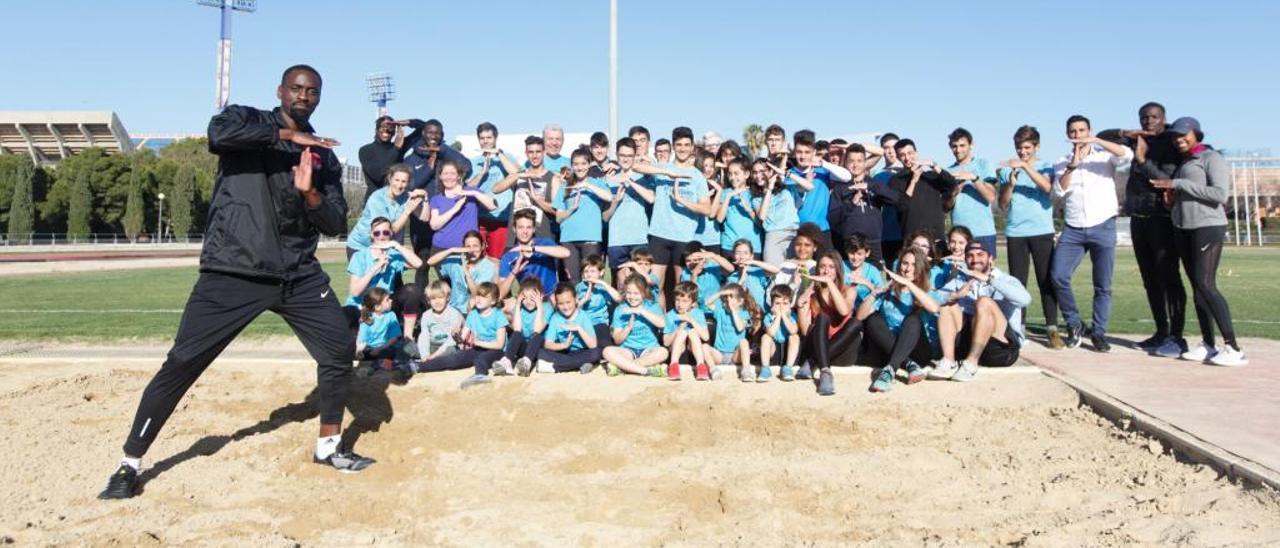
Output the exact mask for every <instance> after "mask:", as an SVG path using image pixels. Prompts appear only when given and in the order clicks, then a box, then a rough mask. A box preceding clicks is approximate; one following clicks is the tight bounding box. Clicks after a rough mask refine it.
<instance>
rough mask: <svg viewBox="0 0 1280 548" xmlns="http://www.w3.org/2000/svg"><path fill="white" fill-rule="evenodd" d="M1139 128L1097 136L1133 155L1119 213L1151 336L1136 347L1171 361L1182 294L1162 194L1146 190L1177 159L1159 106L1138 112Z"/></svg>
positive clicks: (1183, 347)
mask: <svg viewBox="0 0 1280 548" xmlns="http://www.w3.org/2000/svg"><path fill="white" fill-rule="evenodd" d="M1138 122H1139V123H1140V124H1141V125H1142V129H1141V130H1137V131H1122V130H1107V131H1103V132H1102V133H1099V134H1098V137H1099V138H1102V139H1107V140H1110V141H1115V142H1120V143H1122V144H1124V145H1125V146H1127V147H1129V148H1131V149H1133V150H1134V151H1135V153H1134V157H1133V165H1132V167H1131V169H1130V171H1129V180H1128V181H1127V182H1126V184H1125V189H1124V212H1125V214H1126V215H1128V216H1129V232H1130V234H1131V235H1132V237H1133V255H1134V258H1135V259H1136V260H1137V261H1138V273H1139V274H1141V275H1142V287H1143V289H1145V290H1146V293H1147V304H1148V306H1150V307H1151V317H1152V319H1153V320H1154V321H1155V324H1156V332H1155V334H1153V335H1152V336H1151V337H1149V338H1147V339H1146V340H1144V341H1142V342H1140V343H1138V346H1139V347H1141V348H1142V349H1144V350H1146V351H1148V352H1152V353H1155V354H1158V355H1161V356H1165V357H1173V358H1176V357H1178V356H1180V355H1181V354H1182V353H1183V352H1186V351H1187V341H1186V339H1184V338H1183V336H1182V335H1183V327H1184V325H1185V324H1186V315H1187V314H1186V312H1187V291H1186V289H1184V288H1183V287H1182V276H1181V274H1179V272H1178V254H1177V252H1176V251H1175V248H1174V243H1173V221H1172V220H1171V219H1170V217H1169V210H1168V209H1167V208H1166V207H1165V206H1164V201H1163V196H1162V193H1163V191H1162V190H1160V189H1157V188H1155V187H1153V186H1151V180H1152V179H1169V178H1172V177H1173V173H1174V172H1175V171H1177V169H1178V164H1179V163H1181V162H1182V157H1181V155H1180V154H1178V150H1177V147H1175V146H1174V144H1173V134H1171V133H1168V132H1166V131H1165V129H1166V125H1165V111H1164V106H1162V105H1161V104H1160V103H1154V102H1152V103H1147V104H1145V105H1142V108H1140V109H1138Z"/></svg>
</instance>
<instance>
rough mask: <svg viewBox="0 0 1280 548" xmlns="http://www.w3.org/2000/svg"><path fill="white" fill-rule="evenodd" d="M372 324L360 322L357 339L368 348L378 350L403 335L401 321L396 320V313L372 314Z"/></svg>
mask: <svg viewBox="0 0 1280 548" xmlns="http://www.w3.org/2000/svg"><path fill="white" fill-rule="evenodd" d="M370 322H371V323H364V322H360V329H359V332H358V333H357V334H356V338H357V339H359V340H360V342H362V343H364V345H365V346H366V347H369V348H377V347H379V346H382V345H384V344H387V343H388V342H390V341H391V339H394V338H396V337H399V336H400V334H401V330H400V320H397V319H396V315H395V313H394V312H386V313H383V314H379V313H377V312H375V313H373V314H372V317H371V318H370Z"/></svg>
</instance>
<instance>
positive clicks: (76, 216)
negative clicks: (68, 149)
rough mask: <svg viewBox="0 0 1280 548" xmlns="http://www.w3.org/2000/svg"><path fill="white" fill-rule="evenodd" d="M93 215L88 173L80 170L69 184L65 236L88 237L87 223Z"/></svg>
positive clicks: (89, 230) (91, 192) (74, 237)
mask: <svg viewBox="0 0 1280 548" xmlns="http://www.w3.org/2000/svg"><path fill="white" fill-rule="evenodd" d="M92 215H93V190H92V189H91V188H90V187H89V173H87V172H84V171H81V172H80V173H78V174H76V176H75V181H74V182H73V183H72V185H71V196H70V197H69V198H68V206H67V237H68V238H73V239H80V238H88V237H89V233H90V232H91V229H90V227H89V223H90V222H91V220H92Z"/></svg>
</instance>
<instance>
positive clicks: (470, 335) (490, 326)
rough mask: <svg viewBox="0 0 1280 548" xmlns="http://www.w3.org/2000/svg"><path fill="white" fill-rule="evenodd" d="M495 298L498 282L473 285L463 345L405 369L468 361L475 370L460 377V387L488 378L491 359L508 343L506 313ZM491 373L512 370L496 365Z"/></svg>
mask: <svg viewBox="0 0 1280 548" xmlns="http://www.w3.org/2000/svg"><path fill="white" fill-rule="evenodd" d="M497 299H498V286H497V285H496V284H494V283H493V282H484V283H482V284H480V285H478V286H476V292H475V294H474V295H472V296H471V304H472V308H471V312H468V313H467V319H466V321H465V322H463V324H462V333H461V334H460V337H461V339H462V346H463V347H464V348H465V349H464V350H462V351H461V352H457V353H454V354H448V355H445V356H441V357H439V358H436V359H434V360H427V361H425V362H417V363H413V364H411V365H410V367H409V368H408V372H410V373H427V372H432V371H449V370H453V369H461V368H463V367H466V366H467V365H468V364H470V365H471V366H472V367H474V368H475V373H474V374H473V375H471V376H470V377H467V378H466V380H464V381H462V386H461V388H462V389H463V390H466V389H468V388H471V387H472V386H476V385H479V384H484V383H487V382H489V372H490V370H491V369H492V368H493V367H494V365H495V364H494V362H497V361H498V360H499V359H500V358H502V350H503V349H504V348H505V347H506V345H507V316H506V315H505V314H503V313H502V311H501V310H499V309H498V308H497V307H495V306H494V303H496V302H497ZM493 373H494V374H495V375H510V374H511V373H512V371H510V370H509V369H508V368H507V367H505V366H499V367H498V368H497V370H494V371H493Z"/></svg>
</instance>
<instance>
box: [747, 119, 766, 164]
mask: <svg viewBox="0 0 1280 548" xmlns="http://www.w3.org/2000/svg"><path fill="white" fill-rule="evenodd" d="M742 143H743V144H744V145H746V147H747V150H748V151H750V152H751V156H752V157H753V158H759V157H760V155H761V154H764V128H762V127H760V124H751V125H749V126H747V127H745V128H742Z"/></svg>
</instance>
